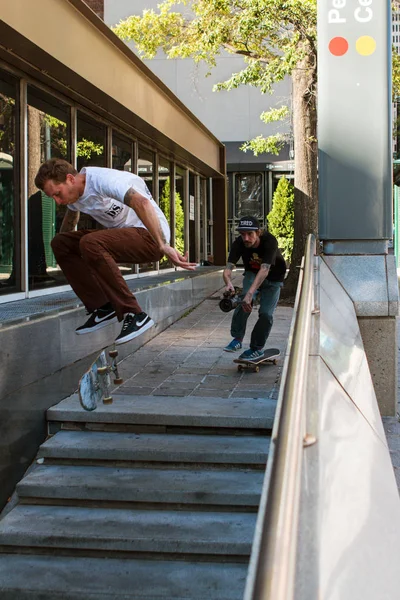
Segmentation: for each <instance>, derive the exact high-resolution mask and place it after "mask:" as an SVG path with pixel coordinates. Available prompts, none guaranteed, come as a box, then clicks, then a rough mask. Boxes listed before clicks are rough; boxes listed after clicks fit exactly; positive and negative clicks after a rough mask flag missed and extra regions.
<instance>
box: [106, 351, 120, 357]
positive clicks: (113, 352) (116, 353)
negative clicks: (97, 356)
mask: <svg viewBox="0 0 400 600" xmlns="http://www.w3.org/2000/svg"><path fill="white" fill-rule="evenodd" d="M108 355H109V356H110V358H115V357H116V356H118V350H110V352H109V353H108Z"/></svg>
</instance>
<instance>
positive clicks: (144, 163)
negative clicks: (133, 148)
mask: <svg viewBox="0 0 400 600" xmlns="http://www.w3.org/2000/svg"><path fill="white" fill-rule="evenodd" d="M153 173H154V153H153V152H151V151H150V150H147V149H146V148H143V147H141V146H139V152H138V175H139V176H140V177H142V178H143V179H144V180H145V182H146V185H147V187H148V188H149V190H150V193H151V195H152V196H153V195H154V191H153V182H154V179H153ZM156 267H157V263H155V262H149V263H144V264H141V265H139V273H144V272H146V271H154V270H155V269H156Z"/></svg>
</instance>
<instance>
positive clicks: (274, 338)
mask: <svg viewBox="0 0 400 600" xmlns="http://www.w3.org/2000/svg"><path fill="white" fill-rule="evenodd" d="M219 298H220V293H217V294H215V295H214V297H211V298H208V299H206V300H205V301H204V302H202V304H201V305H200V306H198V307H197V308H195V309H194V310H193V311H192V312H191V313H190V314H189V315H187V316H185V317H184V318H183V319H181V320H180V321H177V322H176V323H174V324H173V325H171V327H169V328H168V329H166V330H165V331H163V332H162V333H160V334H159V335H158V336H157V337H156V338H154V339H152V340H150V341H149V342H148V343H147V344H146V345H145V346H143V347H142V348H139V349H138V350H137V351H136V352H135V353H134V354H132V355H130V356H129V357H128V358H127V359H125V360H124V361H122V363H121V365H120V370H121V374H122V377H123V378H124V383H123V385H121V386H120V387H119V388H117V389H116V391H115V394H118V395H119V394H134V395H137V396H140V395H143V396H144V395H146V396H159V397H160V396H168V395H171V394H175V395H176V396H179V397H190V396H194V397H198V396H212V395H213V396H219V397H221V398H239V397H248V398H257V397H259V398H276V397H277V390H278V386H279V380H280V375H281V371H282V365H283V356H284V352H285V348H286V344H287V338H288V333H289V328H290V322H291V318H292V312H293V309H292V308H290V307H286V306H278V308H277V310H276V312H275V318H274V325H273V328H272V331H271V335H270V338H269V340H268V341H267V346H270V347H272V346H273V347H277V348H279V349H280V350H281V354H282V359H281V360H280V361H278V364H277V365H268V366H266V367H265V368H263V369H261V370H260V372H259V373H250V372H243V373H240V374H239V373H238V371H237V365H235V364H234V363H233V359H234V358H237V356H238V355H239V352H237V353H228V352H224V350H223V348H224V346H226V344H227V343H228V342H229V341H230V340H231V336H230V323H231V319H232V314H233V313H232V312H230V313H223V312H222V311H221V310H220V308H219V306H218V300H219ZM257 318H258V312H257V310H255V311H253V313H252V314H251V315H250V317H249V320H248V324H247V332H246V337H245V339H244V343H243V348H244V349H245V348H247V347H248V346H249V340H250V335H251V331H252V329H253V327H254V324H255V322H256V320H257ZM247 384H249V385H247ZM253 386H259V387H253ZM210 390H215V393H214V394H210ZM257 392H258V394H257Z"/></svg>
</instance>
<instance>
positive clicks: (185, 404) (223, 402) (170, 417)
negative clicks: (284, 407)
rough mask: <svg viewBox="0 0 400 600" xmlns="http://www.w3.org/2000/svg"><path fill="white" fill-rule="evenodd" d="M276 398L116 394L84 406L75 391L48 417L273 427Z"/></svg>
mask: <svg viewBox="0 0 400 600" xmlns="http://www.w3.org/2000/svg"><path fill="white" fill-rule="evenodd" d="M275 408H276V400H268V399H265V398H203V397H198V396H186V397H179V396H178V397H177V396H125V395H115V396H114V402H113V404H107V405H105V404H100V405H99V406H98V407H97V409H96V410H94V411H92V412H88V411H85V410H83V409H82V407H81V405H80V403H79V400H78V397H77V396H76V394H75V395H73V396H71V397H69V398H66V399H65V400H62V402H60V403H59V404H57V405H56V406H53V407H52V408H50V409H49V410H48V411H47V420H48V421H53V422H54V421H58V422H60V421H61V422H75V423H112V424H114V425H117V424H125V425H126V424H135V425H153V426H154V425H162V426H177V427H212V428H225V427H228V428H234V429H238V428H250V429H268V430H270V429H272V426H273V420H274V415H275Z"/></svg>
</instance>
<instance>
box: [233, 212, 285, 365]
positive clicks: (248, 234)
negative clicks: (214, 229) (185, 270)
mask: <svg viewBox="0 0 400 600" xmlns="http://www.w3.org/2000/svg"><path fill="white" fill-rule="evenodd" d="M237 229H238V232H239V234H240V235H239V236H238V237H237V238H236V239H235V241H234V242H233V244H232V248H231V251H230V253H229V257H228V262H227V265H226V267H225V269H224V272H223V274H222V276H223V279H224V282H225V285H226V288H225V292H224V296H225V297H226V298H228V297H229V296H232V297H233V296H234V295H235V288H234V286H233V284H232V270H233V268H234V266H235V265H236V263H237V262H238V260H239V259H240V258H242V260H243V265H244V277H243V292H242V296H241V303H240V304H239V305H238V306H236V308H235V311H234V313H233V316H232V323H231V336H232V338H233V339H232V341H231V342H229V344H228V345H227V346H226V347H225V348H224V350H225V351H226V352H236V351H237V350H240V349H241V348H242V342H243V338H244V335H245V333H246V324H247V319H248V318H249V316H250V313H251V311H252V301H253V298H254V296H255V294H256V292H257V290H258V291H259V293H260V309H259V312H258V320H257V323H256V324H255V325H254V328H253V331H252V334H251V339H250V348H249V349H248V350H245V351H244V352H243V353H242V354H241V355H240V356H239V358H242V359H246V360H250V361H251V360H257V359H259V358H260V356H262V355H263V348H264V346H265V343H266V341H267V339H268V336H269V334H270V331H271V328H272V324H273V314H274V310H275V308H276V305H277V304H278V300H279V295H280V292H281V288H282V286H283V280H284V278H285V274H286V263H285V260H284V258H283V256H282V254H281V253H280V251H279V249H278V242H277V240H276V238H275V237H274V236H273V235H272V234H271V233H269V232H267V231H263V230H261V229H260V225H259V222H258V221H257V219H256V218H255V217H242V218H241V219H240V221H239V225H238V227H237Z"/></svg>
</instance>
